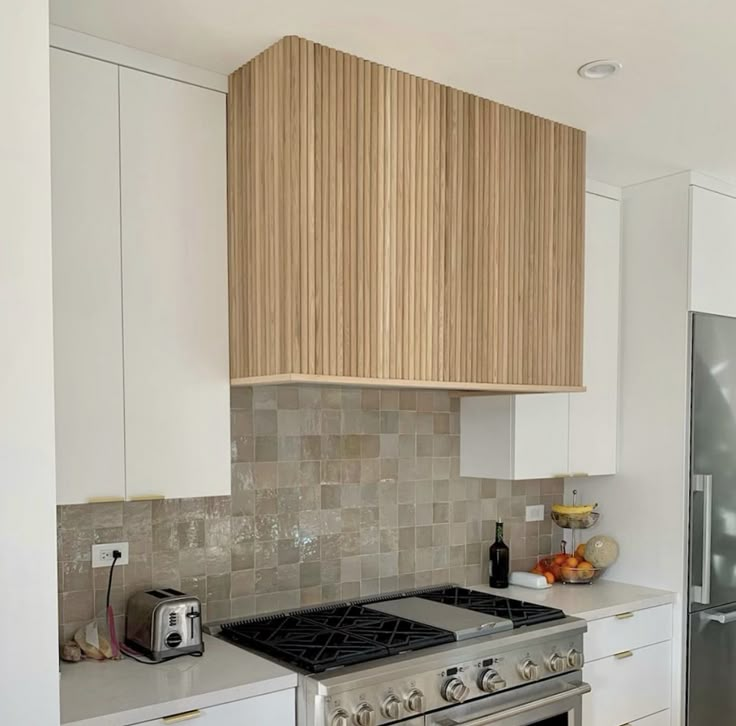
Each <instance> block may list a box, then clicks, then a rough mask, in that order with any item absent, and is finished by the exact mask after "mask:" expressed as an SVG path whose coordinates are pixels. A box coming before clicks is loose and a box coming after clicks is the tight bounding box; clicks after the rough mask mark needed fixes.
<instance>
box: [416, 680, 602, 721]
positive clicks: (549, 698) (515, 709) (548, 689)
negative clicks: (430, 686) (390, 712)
mask: <svg viewBox="0 0 736 726" xmlns="http://www.w3.org/2000/svg"><path fill="white" fill-rule="evenodd" d="M589 692H590V686H589V685H588V684H587V683H582V682H580V681H570V680H568V679H564V678H563V679H552V680H550V681H546V682H542V683H535V684H534V685H529V686H522V687H521V688H516V689H514V690H513V691H509V692H507V693H499V694H496V695H494V696H488V697H486V698H479V699H477V700H475V701H471V702H470V703H464V704H462V705H460V706H453V707H451V708H446V709H442V710H441V711H435V712H434V713H431V714H428V715H427V716H426V717H425V721H424V723H425V726H582V724H583V695H584V694H586V693H589Z"/></svg>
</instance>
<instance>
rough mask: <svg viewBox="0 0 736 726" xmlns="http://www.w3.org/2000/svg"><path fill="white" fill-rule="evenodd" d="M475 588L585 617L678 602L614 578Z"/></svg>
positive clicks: (667, 594) (671, 594) (665, 593)
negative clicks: (538, 587) (532, 586)
mask: <svg viewBox="0 0 736 726" xmlns="http://www.w3.org/2000/svg"><path fill="white" fill-rule="evenodd" d="M473 589H474V590H482V591H484V592H492V593H494V594H495V595H503V596H505V597H510V598H513V599H515V600H526V601H527V602H536V603H541V604H542V605H547V606H549V607H553V608H559V609H560V610H562V611H563V612H564V613H565V614H566V615H574V616H576V617H578V618H584V619H585V620H598V619H599V618H607V617H610V616H612V615H616V614H617V613H622V612H627V611H630V610H643V609H644V608H651V607H656V606H657V605H665V604H667V603H673V602H675V593H674V592H668V591H666V590H652V589H651V588H648V587H640V586H639V585H627V584H625V583H623V582H613V581H612V580H598V581H597V582H594V583H593V584H592V585H563V584H559V583H558V584H555V585H552V587H550V588H547V589H545V590H532V589H530V588H526V587H518V586H514V585H512V586H511V587H508V588H505V589H503V590H499V589H497V588H492V587H487V586H482V585H473Z"/></svg>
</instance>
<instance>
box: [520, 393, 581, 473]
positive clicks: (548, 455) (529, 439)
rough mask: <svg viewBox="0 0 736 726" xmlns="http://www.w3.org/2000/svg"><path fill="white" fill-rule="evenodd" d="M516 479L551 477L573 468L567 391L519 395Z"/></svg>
mask: <svg viewBox="0 0 736 726" xmlns="http://www.w3.org/2000/svg"><path fill="white" fill-rule="evenodd" d="M515 399H516V405H515V409H516V410H515V422H514V437H515V446H514V450H515V455H514V458H515V463H514V479H550V478H554V477H559V476H563V475H564V474H565V472H568V471H570V468H569V464H568V460H567V456H568V439H569V428H568V413H569V405H570V404H569V402H570V398H569V395H568V394H567V393H545V394H539V395H536V394H534V395H530V396H515Z"/></svg>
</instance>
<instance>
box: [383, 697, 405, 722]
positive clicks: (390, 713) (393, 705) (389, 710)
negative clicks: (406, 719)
mask: <svg viewBox="0 0 736 726" xmlns="http://www.w3.org/2000/svg"><path fill="white" fill-rule="evenodd" d="M381 713H382V714H383V715H384V716H385V717H386V718H390V719H391V720H392V721H395V720H396V719H397V718H398V717H399V716H401V700H400V699H399V698H397V697H396V696H394V695H390V696H386V698H385V699H384V701H383V703H382V704H381Z"/></svg>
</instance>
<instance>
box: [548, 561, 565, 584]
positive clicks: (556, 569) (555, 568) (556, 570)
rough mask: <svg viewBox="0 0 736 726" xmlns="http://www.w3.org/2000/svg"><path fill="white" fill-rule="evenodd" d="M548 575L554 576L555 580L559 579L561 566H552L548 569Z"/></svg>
mask: <svg viewBox="0 0 736 726" xmlns="http://www.w3.org/2000/svg"><path fill="white" fill-rule="evenodd" d="M549 572H550V574H552V575H554V578H555V579H556V580H559V579H560V573H561V572H562V566H561V565H557V564H554V565H552V566H551V567H550V568H549Z"/></svg>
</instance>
